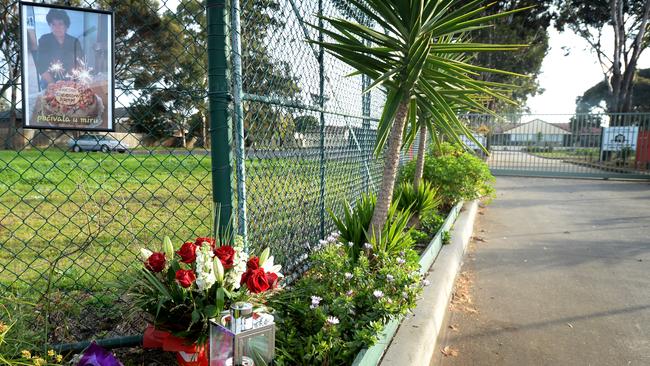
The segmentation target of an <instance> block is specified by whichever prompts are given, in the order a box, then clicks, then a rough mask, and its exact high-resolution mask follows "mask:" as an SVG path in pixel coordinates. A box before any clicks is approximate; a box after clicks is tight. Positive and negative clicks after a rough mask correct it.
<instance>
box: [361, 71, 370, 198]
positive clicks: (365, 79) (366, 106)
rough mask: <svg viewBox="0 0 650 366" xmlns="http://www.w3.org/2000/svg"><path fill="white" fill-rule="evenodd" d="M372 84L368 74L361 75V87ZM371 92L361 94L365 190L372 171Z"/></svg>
mask: <svg viewBox="0 0 650 366" xmlns="http://www.w3.org/2000/svg"><path fill="white" fill-rule="evenodd" d="M369 86H370V77H369V76H367V75H362V76H361V88H362V90H366V89H367V88H368V87H369ZM370 102H371V101H370V92H368V93H365V94H363V95H362V96H361V109H362V110H361V112H362V114H363V116H364V117H368V118H364V119H363V123H362V125H361V131H362V132H361V136H362V137H361V154H362V157H361V159H362V160H361V170H362V171H361V175H362V177H363V192H368V183H369V182H370V171H369V170H368V166H369V164H370V146H369V140H370Z"/></svg>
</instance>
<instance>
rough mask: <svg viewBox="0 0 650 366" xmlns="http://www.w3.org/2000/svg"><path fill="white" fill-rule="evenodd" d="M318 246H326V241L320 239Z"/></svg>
mask: <svg viewBox="0 0 650 366" xmlns="http://www.w3.org/2000/svg"><path fill="white" fill-rule="evenodd" d="M318 244H320V245H325V244H327V240H323V239H321V240H319V241H318Z"/></svg>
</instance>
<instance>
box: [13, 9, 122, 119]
mask: <svg viewBox="0 0 650 366" xmlns="http://www.w3.org/2000/svg"><path fill="white" fill-rule="evenodd" d="M20 10H21V34H22V40H23V42H22V53H21V57H22V66H23V67H22V70H23V74H22V80H23V84H22V85H23V88H22V91H23V111H24V118H23V121H24V122H23V126H24V127H26V128H45V129H74V130H92V131H113V130H114V127H113V98H114V90H113V89H114V88H113V14H112V13H111V12H106V11H100V10H95V9H80V8H71V7H64V6H54V5H47V4H33V3H26V2H21V4H20Z"/></svg>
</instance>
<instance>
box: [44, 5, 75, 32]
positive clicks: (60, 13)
mask: <svg viewBox="0 0 650 366" xmlns="http://www.w3.org/2000/svg"><path fill="white" fill-rule="evenodd" d="M45 20H47V24H50V25H51V24H52V22H53V21H55V20H60V21H62V22H63V23H65V26H66V28H70V17H69V16H68V13H66V12H65V10H61V9H50V11H49V12H47V15H46V16H45Z"/></svg>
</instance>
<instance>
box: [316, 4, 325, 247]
mask: <svg viewBox="0 0 650 366" xmlns="http://www.w3.org/2000/svg"><path fill="white" fill-rule="evenodd" d="M318 15H319V16H321V15H323V0H318ZM318 27H319V29H322V28H323V19H322V18H318ZM318 42H323V32H321V31H319V32H318ZM324 61H325V51H324V49H323V46H318V76H319V92H318V97H319V98H318V105H319V106H320V108H321V112H320V236H321V238H324V237H325V113H323V108H324V107H325V62H324Z"/></svg>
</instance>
